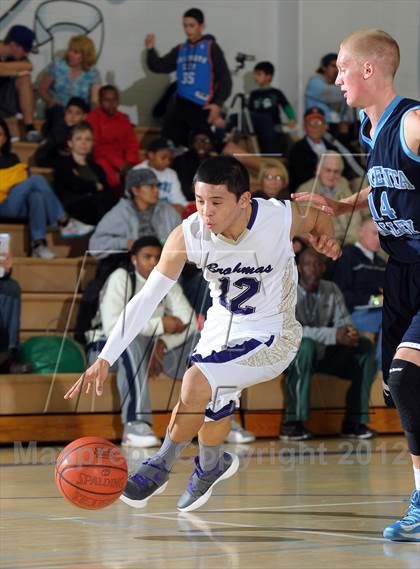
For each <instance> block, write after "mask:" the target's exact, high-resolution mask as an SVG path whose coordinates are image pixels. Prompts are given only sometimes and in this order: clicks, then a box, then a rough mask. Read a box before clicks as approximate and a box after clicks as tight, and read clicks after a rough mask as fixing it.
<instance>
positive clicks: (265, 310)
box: [183, 198, 300, 352]
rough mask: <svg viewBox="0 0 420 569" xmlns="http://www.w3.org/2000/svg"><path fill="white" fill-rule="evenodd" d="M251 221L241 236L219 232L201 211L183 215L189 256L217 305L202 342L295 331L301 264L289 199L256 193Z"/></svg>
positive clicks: (213, 345) (210, 313) (225, 341)
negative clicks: (293, 237)
mask: <svg viewBox="0 0 420 569" xmlns="http://www.w3.org/2000/svg"><path fill="white" fill-rule="evenodd" d="M251 203H252V214H251V217H250V220H249V223H248V226H247V228H246V230H245V231H244V233H243V234H242V235H241V236H240V237H239V238H238V240H237V241H233V240H230V239H227V238H226V237H224V236H223V235H221V234H220V235H215V234H214V233H212V232H211V231H210V230H209V229H208V228H207V227H206V226H205V225H204V223H203V221H202V219H201V218H200V216H199V214H198V213H195V214H193V215H191V216H190V217H188V218H187V219H185V220H184V221H183V233H184V239H185V245H186V251H187V257H188V260H189V261H191V262H192V263H194V264H196V265H197V267H199V268H201V269H202V271H203V276H204V278H205V280H206V281H208V283H209V288H210V294H211V297H212V301H213V302H212V306H211V308H210V309H209V311H208V313H207V320H206V322H205V326H204V330H203V332H202V337H201V340H200V344H201V345H202V344H203V340H204V339H206V345H207V349H206V352H207V351H209V350H211V349H217V347H218V346H223V345H227V344H230V343H231V342H234V341H237V340H238V339H245V338H261V337H266V336H270V335H272V334H274V335H276V336H278V335H280V336H284V335H290V334H291V333H292V334H293V335H295V333H296V327H298V328H300V326H299V325H298V324H297V322H296V319H295V307H296V291H297V270H296V265H295V261H294V252H293V247H292V243H291V240H290V227H291V222H292V210H291V205H290V202H289V201H279V200H275V199H271V200H264V199H255V198H253V199H252V202H251Z"/></svg>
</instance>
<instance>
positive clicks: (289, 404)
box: [281, 248, 376, 440]
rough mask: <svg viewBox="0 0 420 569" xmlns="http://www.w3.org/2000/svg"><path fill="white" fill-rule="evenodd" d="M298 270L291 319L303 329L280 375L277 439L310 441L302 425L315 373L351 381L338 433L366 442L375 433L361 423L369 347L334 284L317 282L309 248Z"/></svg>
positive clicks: (371, 372) (318, 265) (320, 268)
mask: <svg viewBox="0 0 420 569" xmlns="http://www.w3.org/2000/svg"><path fill="white" fill-rule="evenodd" d="M298 270H299V284H298V297H297V305H296V318H297V319H298V321H299V322H300V323H301V324H302V326H303V338H302V342H301V345H300V348H299V350H298V353H297V355H296V358H295V359H294V361H293V362H292V364H291V365H290V367H289V368H288V370H287V373H286V378H285V388H286V412H285V416H284V420H283V425H282V434H281V438H282V439H284V440H301V439H308V438H311V436H312V434H311V433H310V432H309V431H308V430H307V429H306V428H305V427H304V422H305V421H307V420H308V419H309V412H310V386H311V378H312V375H313V374H314V373H315V372H321V373H324V374H327V375H328V374H332V375H338V376H339V377H341V378H343V379H348V380H350V381H351V383H350V386H349V389H348V391H347V396H346V413H345V417H344V421H343V424H342V431H341V432H342V434H343V435H344V436H347V437H352V438H359V439H368V438H371V437H372V436H374V434H375V432H374V431H372V430H371V429H369V428H368V427H367V426H366V424H365V423H366V422H368V419H369V417H368V412H369V395H370V390H371V386H372V383H373V381H374V379H375V374H376V362H375V350H374V346H373V344H372V342H370V340H368V339H367V338H363V337H360V336H359V333H358V331H357V330H356V328H354V326H353V325H352V320H351V316H350V314H349V313H348V311H347V308H346V305H345V302H344V298H343V295H342V293H341V292H340V290H339V288H338V287H337V285H336V284H334V283H332V282H329V281H325V280H322V275H323V274H324V271H325V263H324V260H323V258H322V257H321V256H320V255H319V254H318V253H317V252H316V251H315V250H314V249H312V248H307V249H305V250H304V251H302V252H301V253H300V255H299V260H298Z"/></svg>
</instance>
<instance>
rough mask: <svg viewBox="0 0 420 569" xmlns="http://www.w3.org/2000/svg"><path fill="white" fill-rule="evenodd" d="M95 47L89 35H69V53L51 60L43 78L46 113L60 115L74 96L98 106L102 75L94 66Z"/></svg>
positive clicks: (40, 87) (41, 85)
mask: <svg viewBox="0 0 420 569" xmlns="http://www.w3.org/2000/svg"><path fill="white" fill-rule="evenodd" d="M95 63H96V49H95V45H94V43H93V42H92V40H91V39H89V38H88V37H86V36H73V37H72V38H70V41H69V44H68V46H67V51H66V54H65V55H64V57H63V58H62V59H58V60H55V61H52V62H51V63H50V65H49V66H48V67H47V69H46V71H45V72H44V74H43V75H42V77H41V80H40V83H39V94H40V95H41V97H42V98H43V99H44V101H45V102H46V103H47V107H48V110H47V115H49V116H50V117H51V116H53V117H55V116H56V114H58V115H60V114H62V112H63V109H64V107H65V106H66V104H67V103H68V101H69V100H70V99H71V98H72V97H81V98H82V99H83V100H84V101H85V102H86V103H87V104H88V105H91V106H95V105H96V104H97V102H98V92H99V88H100V86H101V78H100V75H99V72H98V70H97V69H96V67H95Z"/></svg>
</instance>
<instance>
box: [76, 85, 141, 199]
mask: <svg viewBox="0 0 420 569" xmlns="http://www.w3.org/2000/svg"><path fill="white" fill-rule="evenodd" d="M118 104H119V94H118V89H117V88H116V87H114V86H113V85H104V86H103V87H101V88H100V90H99V107H97V108H96V109H94V110H93V111H92V112H91V113H89V115H88V116H87V121H88V122H89V123H90V124H91V126H92V129H93V137H94V147H93V152H94V154H93V156H94V159H95V162H96V163H97V164H99V165H100V166H102V168H103V170H104V171H105V173H106V177H107V180H108V184H109V185H110V187H111V189H112V191H113V192H114V193H115V195H121V193H122V191H123V189H124V176H125V174H126V173H127V172H128V170H130V168H132V167H133V166H135V165H136V164H138V163H139V161H140V158H139V142H138V139H137V135H136V131H135V130H134V128H133V127H132V125H131V123H130V120H129V118H128V117H127V115H125V114H124V113H121V112H120V111H119V110H118Z"/></svg>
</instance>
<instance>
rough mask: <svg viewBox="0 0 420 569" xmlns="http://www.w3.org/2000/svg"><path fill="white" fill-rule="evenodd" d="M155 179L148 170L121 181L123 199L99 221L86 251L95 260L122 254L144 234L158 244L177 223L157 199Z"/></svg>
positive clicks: (136, 171)
mask: <svg viewBox="0 0 420 569" xmlns="http://www.w3.org/2000/svg"><path fill="white" fill-rule="evenodd" d="M158 185H159V180H158V178H157V176H156V174H155V173H154V172H153V171H152V170H151V169H148V168H141V169H136V168H133V169H131V170H130V171H129V172H128V173H127V176H126V179H125V196H124V197H123V198H122V199H121V200H120V201H119V202H118V203H117V204H116V205H115V206H114V207H113V208H112V209H111V211H109V212H108V213H107V214H106V215H105V216H104V217H103V218H102V219H101V221H100V222H99V224H98V226H97V227H96V229H95V232H94V233H93V235H92V237H91V238H90V242H89V248H90V249H91V250H94V251H95V253H94V254H95V256H96V257H97V258H98V259H103V258H105V257H107V256H108V255H110V254H111V252H117V251H120V252H123V251H127V250H128V249H130V248H131V246H132V244H133V242H134V241H135V240H136V239H138V238H139V237H142V236H144V235H154V236H156V237H157V238H158V239H159V240H160V241H161V242H162V243H164V242H165V241H166V239H167V238H168V235H169V233H170V232H171V231H172V230H173V229H175V227H176V226H177V225H178V224H179V223H180V221H181V218H180V216H179V214H178V213H177V212H176V211H175V209H174V208H173V207H171V206H170V205H169V204H167V203H165V202H162V201H160V200H159V188H158Z"/></svg>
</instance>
